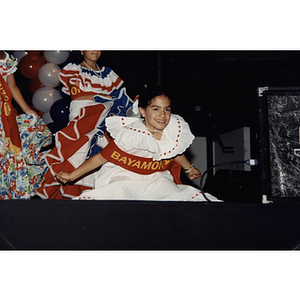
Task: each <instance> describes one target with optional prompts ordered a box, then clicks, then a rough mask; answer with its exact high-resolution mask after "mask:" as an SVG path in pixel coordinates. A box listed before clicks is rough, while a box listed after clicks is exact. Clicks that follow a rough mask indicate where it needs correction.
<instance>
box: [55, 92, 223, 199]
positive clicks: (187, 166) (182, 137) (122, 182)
mask: <svg viewBox="0 0 300 300" xmlns="http://www.w3.org/2000/svg"><path fill="white" fill-rule="evenodd" d="M134 110H136V111H137V110H138V111H139V112H140V114H141V116H142V118H132V117H118V116H114V117H110V118H107V119H106V128H107V131H108V133H109V134H110V136H111V137H112V140H111V141H110V143H109V144H108V146H106V147H105V148H104V149H103V150H102V152H101V153H98V154H96V155H94V156H93V157H91V158H90V159H88V160H87V161H85V162H84V163H83V164H82V165H81V166H79V167H78V168H76V169H75V170H74V171H73V172H71V173H68V172H64V171H60V172H59V173H56V178H57V180H59V181H60V182H62V183H63V184H69V183H71V184H72V183H73V182H74V181H76V180H78V179H80V178H82V177H83V176H85V174H87V173H89V172H91V171H92V170H94V169H96V168H98V167H100V166H102V167H101V168H100V170H99V171H98V173H97V176H96V178H95V184H94V189H93V190H90V191H85V192H83V193H82V194H81V195H80V196H79V197H76V198H74V199H80V200H156V201H159V200H161V201H166V200H167V201H206V200H205V198H204V197H203V195H202V194H201V191H200V190H198V189H196V188H194V187H192V186H189V185H183V184H181V182H180V169H181V167H182V168H183V169H184V170H185V172H186V173H187V175H188V177H189V178H190V179H191V180H194V179H196V178H199V177H200V176H201V173H200V171H199V170H198V169H197V168H195V167H194V166H193V165H192V164H191V163H190V162H189V161H188V159H187V158H186V156H185V155H184V154H183V153H184V151H185V150H186V149H187V148H188V147H189V146H190V145H191V144H192V141H193V140H194V136H193V134H192V133H191V131H190V128H189V125H188V124H187V123H186V122H185V121H184V120H183V118H181V117H180V116H178V115H174V114H172V113H171V100H170V98H169V97H168V96H167V94H166V93H165V92H164V91H163V90H160V89H158V90H156V91H151V92H150V91H149V88H147V87H145V91H144V93H142V94H141V95H140V96H139V99H138V100H136V102H135V104H134ZM178 166H180V167H179V168H178ZM206 196H208V197H209V199H210V200H212V201H214V200H215V201H218V200H217V199H216V198H215V197H213V196H211V195H206Z"/></svg>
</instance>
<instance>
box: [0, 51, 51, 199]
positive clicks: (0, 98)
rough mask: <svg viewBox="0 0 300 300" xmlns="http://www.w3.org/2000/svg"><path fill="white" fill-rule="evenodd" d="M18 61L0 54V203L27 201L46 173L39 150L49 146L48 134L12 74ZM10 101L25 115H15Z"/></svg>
mask: <svg viewBox="0 0 300 300" xmlns="http://www.w3.org/2000/svg"><path fill="white" fill-rule="evenodd" d="M17 65H18V61H17V59H16V58H14V57H10V56H9V54H8V53H7V52H5V51H0V176H1V183H0V184H1V187H0V199H30V198H31V197H34V196H35V195H36V191H37V189H38V188H39V187H40V185H41V183H42V181H43V176H44V173H45V172H46V170H47V164H46V161H45V153H40V150H41V148H42V147H43V146H47V145H49V144H51V141H52V135H51V132H50V130H49V129H48V128H47V127H46V125H45V124H44V123H43V121H42V119H41V118H39V117H38V115H37V113H36V112H35V111H33V110H32V109H31V108H30V107H29V106H28V104H27V103H26V101H25V99H24V98H23V96H22V93H21V91H20V89H19V88H18V86H17V84H16V81H15V77H14V73H15V72H16V71H17ZM12 99H14V100H15V101H16V102H17V103H18V104H19V106H20V107H21V109H22V110H23V111H24V113H25V114H22V115H17V112H16V111H15V109H14V107H13V106H12Z"/></svg>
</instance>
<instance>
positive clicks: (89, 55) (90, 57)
mask: <svg viewBox="0 0 300 300" xmlns="http://www.w3.org/2000/svg"><path fill="white" fill-rule="evenodd" d="M82 52H83V58H84V60H85V61H86V62H89V61H90V62H97V60H98V59H99V58H100V56H101V51H99V50H91V51H82Z"/></svg>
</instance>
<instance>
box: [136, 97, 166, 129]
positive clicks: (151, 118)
mask: <svg viewBox="0 0 300 300" xmlns="http://www.w3.org/2000/svg"><path fill="white" fill-rule="evenodd" d="M139 110H140V113H141V115H142V116H143V117H144V118H145V125H146V127H147V128H149V129H152V130H159V131H162V130H164V128H165V127H166V126H167V125H168V124H169V122H170V118H171V101H170V99H169V98H168V97H166V96H157V97H155V98H154V100H153V101H152V103H151V104H150V105H148V106H147V107H146V108H141V107H140V108H139Z"/></svg>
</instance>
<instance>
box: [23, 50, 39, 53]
mask: <svg viewBox="0 0 300 300" xmlns="http://www.w3.org/2000/svg"><path fill="white" fill-rule="evenodd" d="M26 52H28V53H30V54H40V53H41V52H42V51H41V50H40V51H32V50H27V51H26Z"/></svg>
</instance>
